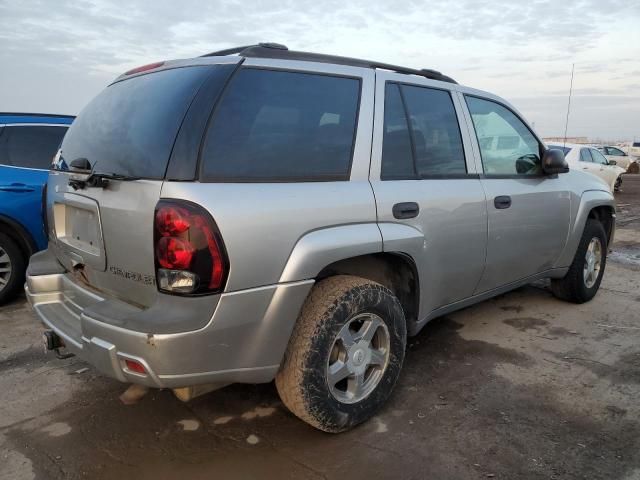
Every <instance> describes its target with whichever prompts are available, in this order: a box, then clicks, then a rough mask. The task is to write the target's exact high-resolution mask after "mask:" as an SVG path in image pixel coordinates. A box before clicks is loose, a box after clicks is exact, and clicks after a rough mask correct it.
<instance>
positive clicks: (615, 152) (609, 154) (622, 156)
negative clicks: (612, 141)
mask: <svg viewBox="0 0 640 480" xmlns="http://www.w3.org/2000/svg"><path fill="white" fill-rule="evenodd" d="M596 148H597V149H598V151H599V152H600V153H602V154H603V155H604V156H605V158H606V159H607V160H608V161H609V163H610V164H611V163H612V162H615V164H614V165H617V166H619V167H620V168H624V170H625V171H628V170H629V166H630V165H631V164H632V163H634V162H635V161H636V159H635V158H634V157H632V156H630V155H627V154H626V153H625V152H623V151H622V150H621V149H619V148H618V147H612V146H610V145H603V146H601V147H596Z"/></svg>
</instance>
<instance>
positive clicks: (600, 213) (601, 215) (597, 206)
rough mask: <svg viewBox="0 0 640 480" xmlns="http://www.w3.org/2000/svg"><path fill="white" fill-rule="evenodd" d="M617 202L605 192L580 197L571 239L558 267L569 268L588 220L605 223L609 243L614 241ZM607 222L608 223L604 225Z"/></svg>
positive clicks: (589, 192) (571, 230)
mask: <svg viewBox="0 0 640 480" xmlns="http://www.w3.org/2000/svg"><path fill="white" fill-rule="evenodd" d="M615 211H616V207H615V201H614V199H613V196H612V194H611V193H610V192H605V191H603V190H587V191H586V192H584V193H583V194H582V196H581V197H580V204H579V205H578V208H577V211H576V214H575V216H574V217H573V221H572V225H571V226H570V228H569V232H570V233H569V238H568V239H567V244H566V246H565V249H564V251H563V252H562V254H561V256H560V258H559V260H558V262H557V263H556V267H560V268H561V267H568V266H569V265H571V262H572V261H573V257H574V256H575V254H576V250H577V249H578V244H579V243H580V238H581V237H582V232H583V231H584V227H585V225H586V223H587V219H589V218H594V219H597V220H599V221H601V222H603V224H604V227H605V231H606V233H607V240H608V241H609V243H610V242H611V241H613V236H614V233H615ZM604 222H606V223H604Z"/></svg>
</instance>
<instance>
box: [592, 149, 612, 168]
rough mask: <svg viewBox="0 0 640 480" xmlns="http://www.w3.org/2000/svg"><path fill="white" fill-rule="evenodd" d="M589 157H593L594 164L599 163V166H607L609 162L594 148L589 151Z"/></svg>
mask: <svg viewBox="0 0 640 480" xmlns="http://www.w3.org/2000/svg"><path fill="white" fill-rule="evenodd" d="M590 153H591V156H592V157H593V161H594V163H599V164H600V165H608V164H609V161H608V160H607V159H606V158H605V156H604V155H602V154H601V153H600V152H599V151H598V150H596V149H595V148H591V149H590Z"/></svg>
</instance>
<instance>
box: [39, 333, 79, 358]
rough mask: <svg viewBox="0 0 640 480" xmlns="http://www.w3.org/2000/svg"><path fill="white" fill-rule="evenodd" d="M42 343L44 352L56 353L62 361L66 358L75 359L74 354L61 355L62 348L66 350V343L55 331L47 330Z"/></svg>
mask: <svg viewBox="0 0 640 480" xmlns="http://www.w3.org/2000/svg"><path fill="white" fill-rule="evenodd" d="M42 341H43V343H44V352H45V353H47V352H48V351H50V350H53V351H54V352H56V357H57V358H59V359H60V360H64V359H65V358H71V357H75V354H73V353H60V349H61V348H66V346H65V344H64V341H63V340H62V339H61V338H60V336H59V335H58V334H57V333H56V332H54V331H53V330H46V331H45V332H44V333H43V334H42Z"/></svg>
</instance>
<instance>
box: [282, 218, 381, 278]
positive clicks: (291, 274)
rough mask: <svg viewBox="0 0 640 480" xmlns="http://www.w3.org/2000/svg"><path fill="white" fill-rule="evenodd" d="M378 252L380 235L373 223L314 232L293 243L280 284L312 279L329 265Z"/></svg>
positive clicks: (335, 227) (379, 249)
mask: <svg viewBox="0 0 640 480" xmlns="http://www.w3.org/2000/svg"><path fill="white" fill-rule="evenodd" d="M378 252H382V236H381V234H380V229H379V228H378V226H377V225H376V224H375V223H359V224H353V225H338V226H334V227H329V228H323V229H320V230H314V231H312V232H309V233H307V234H305V235H303V236H302V237H301V238H300V239H299V240H298V241H297V242H296V244H295V246H294V247H293V250H292V251H291V254H290V255H289V259H288V260H287V263H286V265H285V267H284V269H283V271H282V275H280V280H279V283H284V282H296V281H299V280H307V279H310V278H315V277H316V276H317V275H318V273H320V271H321V270H322V269H323V268H324V267H326V266H327V265H329V264H331V263H334V262H337V261H339V260H344V259H346V258H351V257H357V256H359V255H367V254H371V253H378Z"/></svg>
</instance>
